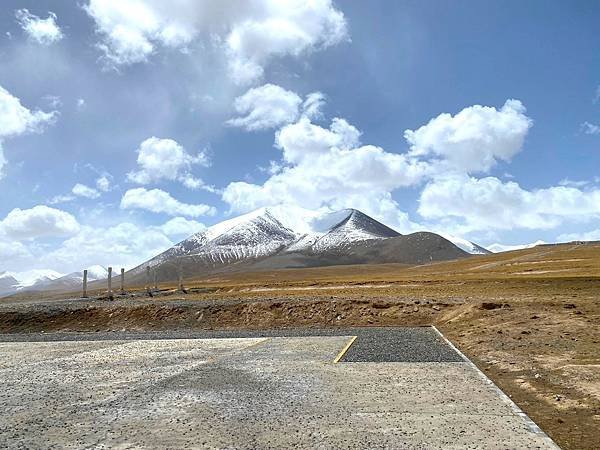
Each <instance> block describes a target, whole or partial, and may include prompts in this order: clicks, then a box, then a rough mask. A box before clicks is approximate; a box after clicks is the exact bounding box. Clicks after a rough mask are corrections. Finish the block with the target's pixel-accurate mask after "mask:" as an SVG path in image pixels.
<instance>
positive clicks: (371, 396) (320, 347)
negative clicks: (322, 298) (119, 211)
mask: <svg viewBox="0 0 600 450" xmlns="http://www.w3.org/2000/svg"><path fill="white" fill-rule="evenodd" d="M349 339H350V336H327V337H323V336H319V337H277V338H273V337H269V338H244V339H177V340H151V341H98V342H95V341H85V342H74V341H72V342H4V343H0V353H1V354H2V356H3V357H2V359H1V360H0V379H1V380H2V383H0V406H1V408H0V447H1V448H24V447H25V448H88V447H92V448H140V447H141V448H185V447H187V448H240V449H251V448H252V449H255V448H367V447H368V448H407V449H413V448H414V449H417V448H418V449H422V448H428V449H435V448H440V449H442V448H443V449H448V448H451V449H453V448H454V449H458V448H461V449H462V448H469V449H473V448H482V449H483V448H485V449H495V448H497V449H500V448H510V449H520V448H523V449H525V448H527V449H530V448H540V449H550V448H556V447H555V446H554V445H553V444H552V442H551V441H550V440H549V439H548V438H547V437H546V436H545V435H544V434H543V433H540V432H536V430H535V429H532V428H531V427H530V426H529V424H528V423H527V422H526V421H525V420H523V418H522V417H520V416H519V415H518V414H517V413H516V412H515V411H514V410H513V409H512V408H511V406H510V405H509V404H508V403H507V402H506V401H505V399H503V398H501V396H499V395H498V392H497V390H495V389H494V387H493V385H491V384H489V383H486V381H485V380H484V379H483V378H482V377H481V375H480V374H479V373H478V372H477V371H476V370H474V368H473V367H472V366H471V365H470V364H469V363H467V362H391V363H389V362H387V363H372V362H366V363H365V362H344V363H339V364H334V363H333V360H334V358H335V357H336V355H337V354H338V353H339V352H340V350H341V349H343V348H344V347H345V346H346V344H347V343H348V341H349Z"/></svg>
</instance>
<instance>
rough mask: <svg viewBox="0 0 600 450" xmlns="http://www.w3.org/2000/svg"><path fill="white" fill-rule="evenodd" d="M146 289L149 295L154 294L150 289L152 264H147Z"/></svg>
mask: <svg viewBox="0 0 600 450" xmlns="http://www.w3.org/2000/svg"><path fill="white" fill-rule="evenodd" d="M146 291H147V292H148V294H149V295H151V294H152V291H151V289H150V266H146Z"/></svg>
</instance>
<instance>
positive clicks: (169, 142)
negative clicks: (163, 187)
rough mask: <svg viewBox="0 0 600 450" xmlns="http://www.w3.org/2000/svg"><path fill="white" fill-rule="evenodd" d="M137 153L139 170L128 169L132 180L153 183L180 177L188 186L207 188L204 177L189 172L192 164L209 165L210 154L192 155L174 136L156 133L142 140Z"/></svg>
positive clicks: (129, 178)
mask: <svg viewBox="0 0 600 450" xmlns="http://www.w3.org/2000/svg"><path fill="white" fill-rule="evenodd" d="M137 152H138V158H137V163H138V165H139V166H140V170H138V171H133V172H129V173H128V174H127V179H128V180H129V181H132V182H134V183H138V184H150V183H153V182H158V181H161V180H169V181H175V180H177V181H180V182H182V183H183V184H184V185H185V186H186V187H189V188H194V189H196V188H200V187H204V183H203V182H202V180H200V179H198V178H195V177H194V176H193V175H192V174H191V173H190V170H191V168H192V166H193V165H200V166H204V167H207V166H208V165H209V160H208V157H207V156H206V154H204V153H203V152H199V153H198V154H197V155H190V154H189V153H187V152H186V151H185V149H184V148H183V147H182V146H181V145H179V144H178V143H177V142H176V141H174V140H173V139H159V138H157V137H154V136H153V137H151V138H148V139H146V140H145V141H144V142H142V143H141V145H140V147H139V148H138V150H137Z"/></svg>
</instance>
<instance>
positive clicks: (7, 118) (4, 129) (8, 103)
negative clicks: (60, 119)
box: [0, 86, 58, 139]
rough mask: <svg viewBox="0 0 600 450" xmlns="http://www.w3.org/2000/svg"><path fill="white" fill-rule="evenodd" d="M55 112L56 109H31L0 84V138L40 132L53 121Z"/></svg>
mask: <svg viewBox="0 0 600 450" xmlns="http://www.w3.org/2000/svg"><path fill="white" fill-rule="evenodd" d="M57 114H58V113H57V112H56V111H53V112H49V113H47V112H43V111H31V110H29V109H27V108H26V107H25V106H23V105H22V104H21V101H20V100H19V99H18V98H17V97H15V96H13V95H11V93H10V92H8V91H7V90H6V89H4V88H3V87H2V86H0V139H2V138H8V137H12V136H18V135H20V134H24V133H36V132H40V131H41V130H42V129H43V127H44V126H45V125H47V124H49V123H52V122H53V121H54V119H55V118H56V116H57Z"/></svg>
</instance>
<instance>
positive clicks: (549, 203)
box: [419, 175, 600, 232]
mask: <svg viewBox="0 0 600 450" xmlns="http://www.w3.org/2000/svg"><path fill="white" fill-rule="evenodd" d="M419 213H420V214H421V215H422V216H423V217H425V218H427V219H441V220H446V221H447V220H448V219H458V220H457V222H455V223H456V224H457V225H456V226H457V227H458V229H460V230H461V231H462V232H470V231H475V230H494V229H504V230H510V229H514V228H525V229H550V228H554V227H556V226H558V225H560V224H561V223H562V222H564V221H565V220H581V219H583V218H584V217H588V218H589V217H600V190H598V189H591V190H586V191H584V190H581V189H578V188H574V187H568V186H552V187H549V188H545V189H536V190H526V189H523V188H522V187H521V186H519V184H517V183H515V182H513V181H510V182H503V181H501V180H499V179H498V178H495V177H486V178H480V179H478V178H474V177H469V176H466V175H457V176H452V175H450V176H445V177H438V178H436V179H435V180H433V181H431V182H430V183H428V184H427V186H425V188H424V189H423V191H422V192H421V196H420V199H419Z"/></svg>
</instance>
